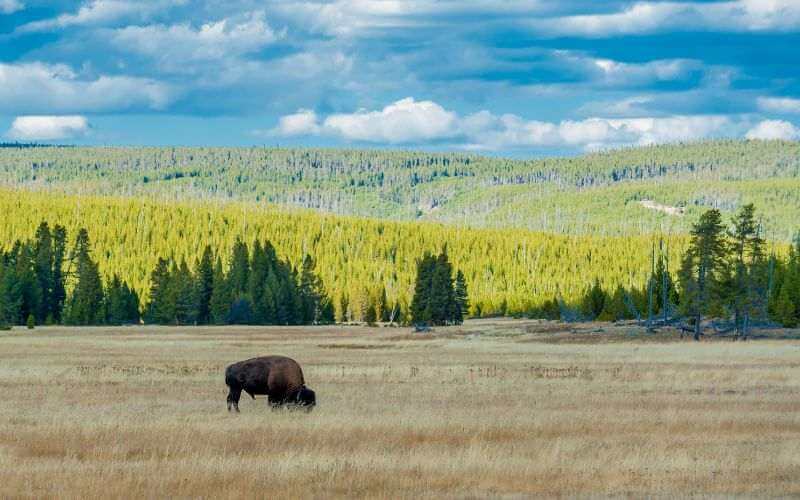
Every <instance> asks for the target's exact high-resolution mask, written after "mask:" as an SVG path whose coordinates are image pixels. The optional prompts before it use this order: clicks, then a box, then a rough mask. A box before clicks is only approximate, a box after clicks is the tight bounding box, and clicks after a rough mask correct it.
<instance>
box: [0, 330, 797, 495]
mask: <svg viewBox="0 0 800 500" xmlns="http://www.w3.org/2000/svg"><path fill="white" fill-rule="evenodd" d="M570 330H574V332H573V333H570ZM629 333H630V328H625V327H613V326H609V325H604V326H601V327H600V329H598V325H578V326H574V327H568V326H563V325H561V326H557V327H556V326H554V325H553V324H542V323H537V322H524V321H502V320H501V321H477V322H470V323H469V324H468V325H466V326H464V327H460V328H452V329H438V330H437V331H435V332H434V333H433V334H422V335H419V334H411V333H409V330H407V329H393V328H381V329H378V328H374V329H369V328H360V327H320V328H255V327H252V328H250V327H238V328H155V327H154V328H149V327H129V328H98V329H92V328H87V329H66V328H40V329H36V330H34V331H33V332H29V331H27V330H19V329H18V330H14V331H12V332H0V401H2V405H0V497H66V498H87V497H153V498H167V497H184V498H186V497H270V498H280V497H307V496H312V497H330V496H334V497H353V496H356V497H426V498H441V497H490V496H512V497H520V496H531V495H545V496H551V495H567V496H597V495H622V496H634V497H640V496H645V495H646V496H664V497H673V496H687V495H699V496H729V495H744V496H797V495H800V480H799V478H800V342H798V341H793V340H782V341H776V340H759V341H752V342H746V343H745V342H730V341H719V340H718V341H712V342H700V343H692V342H690V341H688V340H687V341H680V340H678V339H677V338H676V337H675V336H671V335H664V336H655V337H653V336H651V337H647V338H646V340H647V341H646V342H644V341H639V340H636V339H632V338H631V337H630V335H629ZM421 339H425V341H424V342H422V341H420V340H421ZM558 339H562V340H563V342H561V341H558ZM273 353H274V354H285V355H289V356H292V357H294V358H295V359H297V360H298V361H300V363H301V364H302V365H303V367H304V370H305V373H306V379H307V381H308V383H309V385H310V386H311V387H312V388H313V389H314V390H316V391H317V395H318V398H319V406H318V407H317V409H316V410H315V411H314V412H313V413H311V414H310V415H307V414H305V413H297V412H288V411H278V412H272V411H269V410H268V409H267V405H266V402H265V401H264V400H256V401H252V400H250V399H249V398H248V399H243V400H242V403H241V409H242V413H241V414H239V415H235V414H229V413H228V412H227V411H226V409H225V395H226V392H227V391H226V387H225V384H224V381H223V370H224V367H225V366H226V365H227V364H228V363H230V362H233V361H237V360H240V359H244V358H247V357H252V356H256V355H261V354H273Z"/></svg>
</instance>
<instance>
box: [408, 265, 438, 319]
mask: <svg viewBox="0 0 800 500" xmlns="http://www.w3.org/2000/svg"><path fill="white" fill-rule="evenodd" d="M435 269H436V260H435V259H434V257H433V256H431V255H430V254H428V253H426V254H425V255H424V256H423V257H422V259H420V260H418V261H417V277H416V281H415V283H414V296H413V298H412V299H411V321H413V322H414V323H417V324H428V323H430V322H431V321H432V320H433V313H432V307H431V295H432V293H433V275H434V271H435Z"/></svg>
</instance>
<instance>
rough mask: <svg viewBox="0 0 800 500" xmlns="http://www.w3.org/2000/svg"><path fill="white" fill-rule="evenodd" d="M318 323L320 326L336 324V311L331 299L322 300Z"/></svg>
mask: <svg viewBox="0 0 800 500" xmlns="http://www.w3.org/2000/svg"><path fill="white" fill-rule="evenodd" d="M317 322H318V323H319V324H320V325H332V324H333V323H336V311H334V307H333V301H332V300H331V299H330V298H329V297H325V298H324V299H322V304H321V305H320V311H319V319H318V320H317Z"/></svg>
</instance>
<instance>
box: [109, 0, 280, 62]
mask: <svg viewBox="0 0 800 500" xmlns="http://www.w3.org/2000/svg"><path fill="white" fill-rule="evenodd" d="M280 36H282V35H281V34H279V33H276V32H275V31H274V30H273V29H272V28H270V26H269V25H268V24H267V22H266V21H265V19H264V13H263V12H252V13H250V14H249V16H247V17H246V18H244V19H242V20H241V21H239V22H236V21H234V20H232V19H222V20H221V21H217V22H212V23H207V24H204V25H202V26H200V27H199V28H194V27H192V26H191V25H189V24H177V25H172V26H165V25H161V24H158V25H150V26H128V27H126V28H122V29H119V30H116V31H115V32H114V34H113V35H112V42H113V43H114V44H115V45H117V46H118V47H120V48H122V49H124V50H126V51H130V52H134V53H139V54H143V55H146V56H149V57H153V58H155V59H157V60H158V61H160V62H161V63H162V65H167V66H171V67H172V68H173V69H178V68H181V67H182V66H183V65H185V64H187V63H191V62H194V61H210V60H219V59H224V58H230V57H234V56H240V55H244V54H247V53H251V52H255V51H257V50H259V49H261V48H262V47H264V46H266V45H269V44H271V43H273V42H274V41H275V40H277V39H278V38H279V37H280Z"/></svg>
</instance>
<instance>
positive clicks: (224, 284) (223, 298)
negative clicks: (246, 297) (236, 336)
mask: <svg viewBox="0 0 800 500" xmlns="http://www.w3.org/2000/svg"><path fill="white" fill-rule="evenodd" d="M232 303H233V290H232V286H231V284H230V281H229V280H228V278H227V276H225V272H224V271H223V269H222V260H221V259H220V258H219V257H217V262H216V264H215V265H214V279H213V286H212V289H211V301H210V303H209V308H210V312H211V321H212V322H213V323H214V324H215V325H224V324H225V323H227V322H228V317H229V315H230V311H231V304H232Z"/></svg>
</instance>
